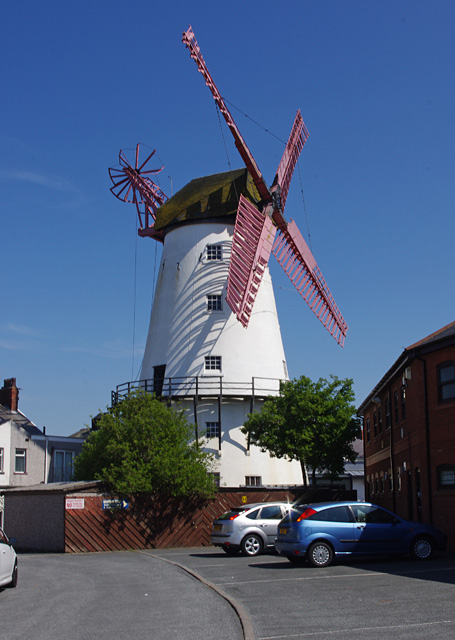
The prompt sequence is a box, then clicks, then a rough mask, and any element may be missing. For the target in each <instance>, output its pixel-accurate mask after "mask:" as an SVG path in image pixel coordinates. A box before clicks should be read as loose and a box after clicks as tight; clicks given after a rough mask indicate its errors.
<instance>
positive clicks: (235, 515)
mask: <svg viewBox="0 0 455 640" xmlns="http://www.w3.org/2000/svg"><path fill="white" fill-rule="evenodd" d="M239 515H240V513H234V515H232V516H231V517H230V518H229V520H235V519H236V518H238V517H239Z"/></svg>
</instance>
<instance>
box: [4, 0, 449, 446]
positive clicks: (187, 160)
mask: <svg viewBox="0 0 455 640" xmlns="http://www.w3.org/2000/svg"><path fill="white" fill-rule="evenodd" d="M189 24H191V25H192V26H193V29H194V31H195V34H196V38H197V40H198V42H199V45H200V46H201V49H202V53H203V55H204V58H205V60H206V62H207V64H208V67H209V69H210V71H211V73H212V75H213V77H214V79H215V81H216V83H217V85H218V88H219V89H220V92H221V94H222V95H223V96H224V97H225V98H226V99H227V100H228V101H229V102H230V103H232V104H233V105H235V107H236V108H238V109H239V110H240V111H237V109H236V108H232V113H233V116H234V118H235V119H236V121H237V124H238V125H239V127H240V129H241V131H242V133H243V136H244V138H245V139H246V140H247V143H248V145H249V147H250V149H251V151H252V152H253V155H254V157H255V159H256V161H257V163H258V164H259V166H260V168H261V170H262V173H263V174H264V176H265V177H266V179H268V180H270V181H271V180H272V178H273V175H274V173H275V170H276V167H277V164H278V162H279V159H280V157H281V154H282V144H281V143H280V142H279V140H277V138H276V137H273V136H271V135H269V134H267V133H265V132H264V130H263V129H261V128H259V127H257V126H256V125H255V124H254V123H253V122H252V120H255V121H256V122H258V123H260V124H261V125H262V126H263V127H264V128H266V129H268V130H269V131H270V132H273V134H275V135H276V136H277V137H278V138H281V139H283V140H285V139H287V136H288V133H289V129H290V127H291V124H292V121H293V118H294V115H295V112H296V110H297V109H298V108H299V107H300V108H301V110H302V114H303V117H304V120H305V123H306V125H307V127H308V129H309V131H310V138H309V140H308V142H307V144H306V146H305V148H304V150H303V152H302V154H301V159H300V163H299V168H300V175H301V179H302V185H303V192H304V198H305V204H306V212H307V218H308V226H307V222H306V216H305V209H304V207H303V202H302V197H301V193H300V185H299V178H298V173H297V172H296V174H295V176H294V181H293V185H292V187H291V192H290V195H289V198H288V202H287V205H286V212H285V214H286V217H287V218H288V219H289V218H293V219H295V220H296V222H297V224H298V226H299V227H300V229H301V231H302V233H303V234H304V236H305V237H307V231H308V227H309V230H310V242H311V246H312V249H313V253H314V255H315V257H316V260H317V262H318V266H319V267H320V269H321V271H322V273H323V275H324V277H325V279H326V281H327V283H328V285H329V287H330V289H331V292H332V294H333V295H334V297H335V300H336V302H337V304H338V306H339V308H340V310H341V311H342V313H343V315H344V317H345V319H346V321H347V323H348V325H349V331H348V336H347V339H346V343H345V347H344V349H341V348H340V347H339V346H338V345H337V344H336V342H335V341H334V340H333V338H331V337H330V336H329V334H328V333H327V332H326V331H325V329H324V328H323V327H322V325H321V324H320V323H319V321H318V320H317V319H316V317H315V316H314V315H313V313H312V312H311V311H310V310H309V308H308V307H307V306H306V304H305V303H304V302H303V301H302V300H301V298H300V296H299V295H298V294H297V293H296V292H295V291H293V289H292V285H291V284H290V282H289V281H288V280H287V277H286V276H285V274H284V273H282V271H281V269H280V267H279V265H278V264H277V263H275V264H273V262H272V261H273V260H274V259H273V258H272V260H271V271H272V277H273V279H274V284H275V287H276V298H277V306H278V313H279V317H280V324H281V329H282V334H283V341H284V346H285V351H286V355H287V360H288V369H289V373H290V375H291V377H297V376H299V375H301V374H305V375H308V376H310V377H311V378H313V379H316V378H318V377H320V376H323V377H328V376H329V375H330V374H335V375H338V376H340V377H351V378H353V379H354V386H355V391H356V401H357V403H358V404H360V402H361V401H362V400H363V399H364V398H365V396H366V395H367V394H368V393H369V391H370V390H371V389H372V388H373V386H374V385H375V383H376V382H377V381H378V379H379V378H380V377H381V376H382V375H383V374H384V373H385V372H386V370H387V369H388V368H389V366H391V365H392V364H393V362H394V361H395V359H396V358H397V357H398V356H399V355H400V353H401V351H402V349H403V348H404V347H406V346H408V345H410V344H412V343H413V342H415V341H417V340H419V339H421V338H423V337H424V336H426V335H428V334H429V333H432V332H433V331H435V330H437V329H439V328H440V327H442V326H444V325H445V324H448V323H449V322H452V321H453V320H454V319H455V297H454V292H453V289H454V268H453V264H454V237H455V216H454V201H455V193H454V184H455V182H454V164H455V163H454V154H455V150H454V149H455V145H454V142H455V118H454V113H455V88H454V82H453V69H454V67H455V38H454V37H453V33H454V28H455V4H454V3H453V2H452V1H449V0H447V1H446V0H438V2H434V3H429V2H423V1H421V0H406V1H402V0H396V1H393V2H392V1H391V0H384V1H373V0H371V1H368V2H366V1H359V0H325V1H317V0H311V1H310V0H307V1H306V0H299V1H298V2H297V1H288V2H285V1H283V2H282V3H281V4H278V3H276V2H272V1H270V0H261V1H260V2H259V1H256V0H250V2H239V1H235V0H234V1H233V2H230V3H225V2H215V1H214V0H212V1H211V2H205V1H200V2H192V3H188V2H183V1H179V0H177V1H174V2H172V3H154V2H150V1H148V2H145V1H138V2H135V3H126V2H119V1H118V0H111V1H110V2H107V1H104V0H97V1H96V2H93V1H92V2H87V1H86V0H79V1H78V2H71V1H68V2H57V1H51V0H42V1H41V2H39V3H37V2H32V1H31V0H23V1H21V2H15V3H7V4H5V5H4V6H3V8H2V21H1V25H0V30H1V31H0V33H1V43H2V44H1V46H2V55H1V59H0V65H1V75H2V85H3V92H2V93H3V96H2V101H1V118H0V145H1V146H0V148H1V149H2V153H1V155H0V207H1V237H2V243H1V246H2V251H1V264H2V267H1V282H2V287H1V292H2V296H1V300H2V305H1V312H0V382H1V381H2V380H3V379H4V378H9V377H16V378H17V384H18V386H19V387H20V388H21V392H20V408H21V410H22V411H23V412H24V413H26V415H28V417H29V418H30V419H32V420H33V421H34V422H35V423H36V424H37V425H38V426H39V427H42V426H46V427H47V430H48V433H52V434H62V435H69V434H70V433H72V432H74V431H76V430H78V429H79V428H81V427H83V426H84V424H86V423H89V422H90V416H91V415H96V413H98V411H99V410H100V409H104V408H105V407H106V406H107V405H108V404H109V403H110V392H111V390H112V389H114V388H115V386H116V385H117V384H120V383H122V382H125V381H128V380H131V379H134V378H135V377H136V375H137V374H138V372H139V368H140V364H141V358H142V354H143V348H144V345H145V339H146V333H147V328H148V320H149V314H150V308H151V302H152V292H153V281H154V272H155V265H156V262H157V261H158V260H159V257H160V256H159V245H157V244H156V243H155V242H154V241H152V240H149V239H137V235H136V217H135V209H134V207H133V206H132V205H126V204H122V203H121V202H119V201H118V200H116V199H115V198H114V197H113V196H112V194H111V193H110V192H109V187H110V181H109V176H108V173H107V169H108V167H109V166H113V165H115V164H116V163H117V159H118V152H119V149H121V148H122V149H131V148H134V147H135V145H136V143H137V142H141V143H144V144H146V145H149V146H150V147H151V148H156V149H157V155H158V156H159V158H160V160H161V161H162V162H163V163H164V164H165V169H164V171H163V172H162V173H161V174H160V179H159V184H160V186H161V188H162V189H163V190H164V191H165V192H166V193H167V194H168V195H170V194H171V189H172V190H173V192H174V193H175V192H176V191H177V190H178V189H179V188H181V187H183V186H184V185H185V184H186V183H187V182H189V181H190V180H191V179H193V178H195V177H199V176H203V175H208V174H210V173H218V172H221V171H227V170H228V169H229V166H228V164H227V158H226V150H225V147H224V143H223V136H222V134H221V131H220V127H219V123H218V117H217V114H216V110H215V106H214V103H213V100H212V98H211V96H210V93H209V91H208V89H207V88H206V87H205V85H204V82H203V80H202V77H201V76H200V75H199V74H198V73H197V70H196V66H195V64H194V62H193V61H192V60H191V59H190V57H189V54H188V52H187V50H186V49H185V47H184V46H183V44H182V43H181V33H182V31H184V30H186V29H187V27H188V25H189ZM244 113H245V114H247V115H248V116H249V118H246V117H245V116H244V115H243V114H244ZM223 133H224V138H225V139H226V142H227V144H228V155H229V159H230V162H231V165H232V167H233V168H237V167H240V166H242V163H241V160H240V158H239V157H238V156H237V152H236V150H235V148H234V146H233V144H232V143H231V140H230V138H229V132H228V131H227V129H226V128H225V127H224V128H223ZM171 181H172V186H171ZM265 348H266V347H265Z"/></svg>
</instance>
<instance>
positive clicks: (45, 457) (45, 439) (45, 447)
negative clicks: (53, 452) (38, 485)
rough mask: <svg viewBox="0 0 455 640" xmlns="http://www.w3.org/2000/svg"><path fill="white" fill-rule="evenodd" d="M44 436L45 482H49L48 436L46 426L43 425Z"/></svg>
mask: <svg viewBox="0 0 455 640" xmlns="http://www.w3.org/2000/svg"><path fill="white" fill-rule="evenodd" d="M43 436H44V478H43V481H44V484H47V477H48V474H47V436H46V427H43Z"/></svg>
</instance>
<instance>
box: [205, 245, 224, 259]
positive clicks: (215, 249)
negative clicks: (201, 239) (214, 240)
mask: <svg viewBox="0 0 455 640" xmlns="http://www.w3.org/2000/svg"><path fill="white" fill-rule="evenodd" d="M222 259H223V253H222V248H221V245H220V244H208V245H207V260H222Z"/></svg>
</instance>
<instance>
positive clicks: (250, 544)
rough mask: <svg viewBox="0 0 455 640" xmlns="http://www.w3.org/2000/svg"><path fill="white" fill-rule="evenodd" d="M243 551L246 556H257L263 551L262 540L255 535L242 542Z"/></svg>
mask: <svg viewBox="0 0 455 640" xmlns="http://www.w3.org/2000/svg"><path fill="white" fill-rule="evenodd" d="M242 551H243V553H244V554H245V555H246V556H257V555H258V554H259V553H261V551H262V540H261V539H260V538H259V536H256V535H254V533H252V534H250V535H249V536H246V537H245V538H243V540H242Z"/></svg>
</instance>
